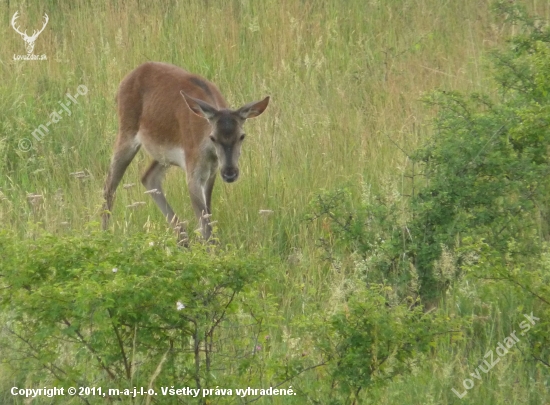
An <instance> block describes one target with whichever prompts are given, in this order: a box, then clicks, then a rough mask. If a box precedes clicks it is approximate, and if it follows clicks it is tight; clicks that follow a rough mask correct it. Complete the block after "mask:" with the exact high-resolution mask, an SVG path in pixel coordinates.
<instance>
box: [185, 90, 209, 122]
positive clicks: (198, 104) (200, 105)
mask: <svg viewBox="0 0 550 405" xmlns="http://www.w3.org/2000/svg"><path fill="white" fill-rule="evenodd" d="M180 94H181V95H182V97H183V99H184V100H185V102H186V103H187V106H188V107H189V109H190V110H191V111H193V112H194V113H195V114H197V115H198V116H199V117H203V118H206V119H207V120H210V119H212V118H214V117H215V116H216V114H217V113H218V110H217V109H216V108H215V107H213V106H211V105H210V104H208V103H207V102H206V101H202V100H199V99H198V98H194V97H191V96H190V95H188V94H185V93H184V91H183V90H181V91H180Z"/></svg>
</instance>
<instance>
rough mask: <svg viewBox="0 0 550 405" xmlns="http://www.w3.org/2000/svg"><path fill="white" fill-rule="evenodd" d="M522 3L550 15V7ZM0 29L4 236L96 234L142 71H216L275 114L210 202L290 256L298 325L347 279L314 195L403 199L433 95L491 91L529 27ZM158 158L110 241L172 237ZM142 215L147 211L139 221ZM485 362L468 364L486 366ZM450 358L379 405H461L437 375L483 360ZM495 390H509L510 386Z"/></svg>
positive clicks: (230, 6) (181, 20) (170, 22)
mask: <svg viewBox="0 0 550 405" xmlns="http://www.w3.org/2000/svg"><path fill="white" fill-rule="evenodd" d="M525 4H526V5H527V6H528V7H529V8H530V9H531V10H532V11H533V12H536V13H537V14H538V15H541V16H546V17H550V5H549V4H548V2H545V1H537V0H529V1H525ZM17 10H18V11H19V12H20V14H21V17H20V18H19V24H20V26H21V27H22V29H25V28H27V30H28V32H31V31H32V29H33V27H34V28H37V27H39V26H40V24H41V18H42V15H43V14H44V13H47V14H48V15H49V18H50V21H49V24H48V26H47V28H46V29H45V30H44V32H43V33H42V34H41V35H40V36H39V38H38V39H37V41H36V46H35V51H34V52H35V53H36V54H42V53H44V54H46V55H47V58H48V59H47V61H14V60H13V54H24V53H25V49H24V43H23V41H22V40H21V38H20V37H19V36H18V35H17V34H16V33H15V32H14V31H13V30H12V28H11V27H10V26H9V21H10V20H11V17H12V15H13V13H14V12H15V11H17ZM0 20H1V21H3V22H4V23H3V24H2V25H1V27H0V36H1V38H2V47H1V50H2V52H0V62H1V63H0V75H1V77H2V78H3V80H2V81H1V82H0V94H1V95H2V97H0V111H2V113H0V116H1V117H2V118H1V120H0V126H1V127H0V158H1V160H0V222H1V223H2V224H3V225H4V226H7V227H10V228H13V229H16V230H17V231H18V232H19V233H20V234H21V235H29V236H31V235H32V233H33V229H34V225H33V226H31V224H35V223H39V224H40V225H39V226H41V227H43V228H45V229H48V230H49V231H51V232H54V233H59V234H63V233H64V232H65V231H66V230H67V229H83V227H84V225H85V224H87V223H89V222H93V221H99V215H100V212H101V204H102V195H101V194H102V187H103V181H104V179H105V177H106V173H107V169H108V165H109V160H110V155H111V152H112V146H113V142H114V139H115V134H116V131H117V118H116V111H115V102H114V96H115V94H116V91H117V86H118V84H119V82H120V81H121V79H122V78H123V77H124V76H125V75H126V74H127V73H129V72H130V71H131V70H132V69H134V68H135V67H137V66H138V65H139V64H141V63H143V62H146V61H164V62H168V63H173V64H175V65H178V66H181V67H183V68H185V69H187V70H189V71H192V72H194V73H198V74H200V75H203V76H204V77H206V78H208V79H209V80H211V81H213V82H214V83H216V84H217V85H218V87H219V88H220V89H221V91H222V93H223V94H224V96H225V97H226V99H227V100H228V102H229V103H230V104H231V105H232V106H234V107H238V106H240V105H241V104H244V103H246V102H249V101H253V100H259V99H261V98H263V97H264V96H265V95H271V96H272V101H271V104H270V106H269V108H268V110H267V111H266V113H264V114H263V115H262V116H261V117H259V118H257V119H254V120H250V121H249V122H248V123H247V124H246V127H247V128H246V132H247V134H248V136H247V140H246V141H245V145H244V147H243V155H242V157H241V173H242V174H241V178H240V180H239V181H238V182H237V183H236V184H231V185H227V184H223V183H222V182H221V181H219V180H218V181H217V184H216V186H215V189H214V197H213V204H212V205H213V211H214V219H215V220H217V221H218V226H217V232H218V237H219V238H220V240H221V241H222V243H224V244H226V243H231V244H236V245H242V246H243V247H245V249H250V250H256V249H267V250H269V251H271V252H272V254H273V255H276V256H278V257H279V258H280V260H281V262H282V263H283V265H282V266H281V279H280V281H281V283H280V284H278V285H277V286H272V287H271V288H272V290H273V292H274V293H276V294H278V296H279V297H280V300H281V304H282V308H283V309H284V310H285V311H286V315H287V316H292V314H293V311H300V308H302V304H303V302H302V297H304V296H313V297H318V299H320V300H321V299H323V297H326V295H327V294H329V291H328V288H327V287H330V286H331V285H332V284H333V283H334V277H335V272H333V270H331V269H329V268H328V267H327V265H326V263H325V262H324V261H323V260H322V258H321V256H320V254H319V252H318V248H317V239H318V231H319V230H318V229H317V228H316V227H317V226H320V225H313V224H309V223H307V222H305V220H304V217H305V215H306V214H307V213H308V212H309V211H308V203H309V201H310V200H311V199H312V197H313V196H314V195H315V194H316V193H318V192H319V190H321V189H332V188H335V187H337V186H340V185H342V184H350V185H353V186H354V188H355V190H356V191H357V197H359V195H360V191H361V185H362V184H363V183H365V184H368V185H369V186H370V187H372V188H373V189H381V188H383V187H384V185H385V184H388V183H389V184H392V185H393V187H401V182H400V180H399V179H400V175H402V173H403V170H404V168H405V167H406V165H407V164H408V159H407V154H408V153H410V151H412V150H413V149H414V148H415V147H416V146H417V145H418V144H419V142H421V141H422V140H424V139H425V138H426V137H427V135H428V134H429V131H428V123H429V119H430V117H431V114H433V112H432V111H429V110H426V109H425V108H424V106H423V104H422V103H421V102H420V98H421V97H422V95H424V94H425V93H427V92H430V91H431V90H433V89H436V88H444V89H448V90H460V91H476V90H480V89H482V88H484V89H487V88H490V86H491V83H490V82H489V81H487V80H486V78H485V76H484V73H483V70H482V67H483V65H484V63H485V59H484V56H485V55H486V53H487V51H488V50H489V49H490V48H492V47H494V46H496V45H498V44H501V43H502V42H503V40H504V39H505V38H506V37H507V36H508V35H510V34H511V33H512V31H513V29H514V28H513V27H511V26H508V25H504V24H503V23H502V22H500V21H498V20H496V19H495V17H494V15H493V14H492V13H491V12H490V2H489V1H477V0H476V1H474V0H464V1H440V0H392V1H380V0H368V1H367V0H347V1H336V0H333V1H329V0H322V1H313V0H311V1H306V0H304V1H299V0H262V1H252V0H230V1H223V2H221V1H219V2H218V1H209V0H189V1H176V0H172V1H165V2H153V1H138V2H126V1H122V0H120V1H111V2H107V3H102V2H92V1H87V0H76V1H72V2H61V1H55V0H49V1H45V0H44V1H37V2H27V1H6V0H2V1H0ZM80 84H84V85H85V86H87V88H88V90H89V91H88V93H87V94H86V95H85V96H81V97H80V98H79V102H80V103H79V104H78V105H73V106H71V107H70V109H71V113H72V114H71V116H64V117H63V119H62V120H61V121H60V122H58V123H57V124H55V125H53V126H52V127H51V128H50V132H49V133H47V134H46V136H45V137H44V139H43V140H42V141H40V142H39V141H36V140H35V139H34V138H33V137H32V135H31V132H32V131H33V130H34V129H35V128H36V127H38V126H39V125H40V124H45V123H46V122H47V121H49V115H50V113H51V112H53V111H55V110H58V109H59V104H58V102H60V101H64V100H65V99H66V96H65V95H66V93H70V94H75V92H76V89H77V86H78V85H80ZM23 138H28V139H29V140H31V141H32V142H33V148H32V149H31V150H30V151H28V152H23V151H21V150H20V149H19V148H18V143H19V142H20V141H21V139H23ZM148 160H149V158H148V157H147V156H146V155H145V154H144V153H143V152H140V154H138V156H137V157H136V159H135V160H134V162H133V163H132V164H131V166H130V168H129V169H128V171H127V173H126V175H125V177H124V179H123V183H124V184H130V183H135V185H134V186H129V187H127V188H124V187H122V184H121V187H120V188H119V190H118V193H117V199H116V202H115V209H114V213H113V216H112V228H113V229H112V230H111V231H112V232H116V233H126V232H128V233H132V232H136V231H140V230H142V229H143V228H145V229H147V228H150V227H156V228H159V227H164V226H165V224H164V219H163V218H162V214H161V213H160V211H159V210H158V209H157V207H156V205H155V204H154V203H153V201H152V200H151V198H150V197H149V196H147V195H145V194H144V191H145V190H144V189H143V187H142V186H141V184H140V181H139V179H140V174H141V173H142V172H143V171H144V170H145V168H146V165H147V161H148ZM76 172H84V174H82V175H74V174H73V175H71V173H76ZM165 190H166V191H167V198H168V200H169V201H170V202H171V203H172V206H173V207H174V209H175V210H176V212H177V213H178V214H179V216H180V217H181V218H182V219H187V220H189V223H190V226H191V229H194V225H195V222H194V217H193V215H192V210H191V207H190V202H189V198H188V196H187V189H186V185H185V176H184V174H183V173H181V172H179V171H178V170H177V169H175V168H174V169H171V171H170V172H169V174H168V176H167V179H166V182H165ZM29 194H32V195H40V196H41V197H32V196H31V197H29ZM136 201H144V202H146V204H145V205H141V206H138V207H136V208H128V206H129V205H132V204H133V203H134V202H136ZM262 209H268V210H273V211H274V212H273V214H272V215H270V216H265V215H261V214H260V213H259V210H262ZM318 304H319V305H321V306H322V305H323V304H322V302H319V303H318ZM495 322H496V321H495ZM463 349H464V350H466V349H467V348H465V347H464V348H463ZM455 350H457V349H456V348H455ZM482 350H483V348H481V349H479V351H478V352H472V353H470V356H471V357H472V358H473V359H475V360H476V361H477V359H480V358H481V357H482V355H483V353H482ZM443 352H445V351H444V350H443ZM447 353H448V357H445V358H444V359H443V360H444V361H443V360H442V359H441V358H440V361H441V363H437V362H436V363H434V364H433V370H432V371H433V373H434V374H433V375H432V374H431V371H430V370H429V367H428V371H427V372H423V373H420V372H419V374H418V375H416V376H413V377H412V378H411V379H410V380H403V381H396V382H395V383H394V384H393V385H392V387H394V388H392V389H394V391H393V394H391V395H386V394H382V393H374V394H373V395H374V396H375V397H378V401H379V402H376V403H388V404H390V403H397V402H402V403H417V401H419V400H421V398H422V400H421V401H424V400H425V399H426V398H428V397H432V402H429V401H428V402H424V403H456V400H455V399H454V398H452V396H448V395H447V394H445V395H443V396H442V395H440V393H441V391H440V390H441V383H440V382H438V381H439V378H442V379H443V380H444V379H445V378H451V376H448V375H445V373H444V372H443V373H442V374H441V369H442V368H445V367H447V366H448V365H449V364H451V363H452V362H453V361H463V362H464V367H465V374H466V373H467V367H468V364H471V363H469V362H468V359H461V357H460V355H459V354H457V352H454V353H453V352H452V349H450V348H449V351H448V352H447ZM459 353H462V354H463V353H464V352H460V350H459ZM460 359H461V360H460ZM510 361H512V360H510ZM445 364H447V366H445ZM449 367H450V366H449ZM496 375H497V374H496V373H495V376H496ZM499 375H501V374H499ZM505 376H506V377H505V378H506V379H507V380H506V381H508V380H510V379H511V378H512V377H510V374H505ZM495 378H496V377H495ZM453 381H454V380H453ZM514 381H515V380H514ZM514 381H511V380H510V381H508V382H509V383H510V384H520V385H522V386H523V387H527V385H528V380H523V379H520V380H519V381H518V382H514ZM489 384H490V386H491V387H492V389H493V390H498V389H499V388H498V387H500V385H501V384H502V382H499V381H492V380H491V382H490V383H488V385H489ZM443 385H445V384H443ZM411 387H414V389H411ZM482 389H485V388H482ZM447 391H448V390H447ZM502 392H507V391H506V390H503V391H502ZM521 392H524V391H521ZM434 395H435V396H434ZM437 395H439V396H437ZM451 395H452V394H451ZM487 395H489V394H487ZM490 395H492V396H494V398H498V395H496V394H494V393H493V394H490ZM486 398H489V396H487V397H486ZM491 398H492V397H491ZM453 401H455V402H453ZM465 401H466V402H467V400H465ZM495 401H496V402H495ZM499 401H500V399H499ZM520 402H521V400H520V399H519V398H518V399H517V402H510V403H520ZM373 403H374V402H373ZM468 403H474V402H468ZM486 403H502V402H498V401H497V400H496V399H495V400H494V401H493V402H486ZM533 403H537V402H533Z"/></svg>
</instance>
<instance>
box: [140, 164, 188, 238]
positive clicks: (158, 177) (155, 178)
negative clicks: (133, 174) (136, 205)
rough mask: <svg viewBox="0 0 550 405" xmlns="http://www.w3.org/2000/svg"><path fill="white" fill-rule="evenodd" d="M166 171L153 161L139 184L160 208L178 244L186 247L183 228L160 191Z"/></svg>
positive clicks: (163, 166) (162, 166) (165, 168)
mask: <svg viewBox="0 0 550 405" xmlns="http://www.w3.org/2000/svg"><path fill="white" fill-rule="evenodd" d="M167 169H168V166H165V165H163V164H161V163H160V162H159V161H157V160H155V161H153V163H151V165H150V166H149V168H148V169H147V171H146V172H145V174H144V175H143V176H142V178H141V182H142V183H143V185H144V186H145V188H146V189H147V191H149V192H150V194H151V197H153V200H154V201H155V203H156V204H157V206H158V207H159V208H160V210H161V212H162V215H164V217H165V218H166V220H167V221H168V223H169V224H170V226H172V227H173V228H174V230H175V231H176V232H177V234H178V243H180V244H183V245H185V246H187V233H186V230H185V226H184V225H183V224H181V223H180V222H179V220H178V217H177V216H176V214H175V213H174V210H173V209H172V207H170V204H168V201H167V200H166V197H165V195H164V191H162V180H163V177H164V173H166V170H167Z"/></svg>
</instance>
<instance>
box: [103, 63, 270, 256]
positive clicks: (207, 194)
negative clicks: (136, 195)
mask: <svg viewBox="0 0 550 405" xmlns="http://www.w3.org/2000/svg"><path fill="white" fill-rule="evenodd" d="M116 102H117V108H118V123H119V127H118V134H117V137H116V141H115V146H114V152H113V156H112V159H111V164H110V168H109V173H108V175H107V179H106V181H105V186H104V190H103V197H104V205H103V215H102V228H103V229H104V230H106V229H107V228H108V222H109V218H110V215H111V211H112V208H113V202H114V197H115V192H116V189H117V186H118V185H119V183H120V181H121V179H122V177H123V175H124V172H125V171H126V169H127V168H128V166H129V164H130V162H131V161H132V159H133V158H134V157H135V156H136V154H137V152H138V151H139V149H140V148H141V146H143V148H144V149H145V151H146V152H147V154H148V155H149V156H150V157H151V158H152V159H153V161H152V163H151V164H150V165H149V167H148V169H147V170H146V171H145V173H144V174H143V176H142V177H141V182H142V184H143V185H144V186H145V188H146V190H147V191H146V193H147V194H150V195H151V196H152V198H153V200H154V202H155V203H156V204H157V206H158V207H159V209H160V211H161V212H162V214H163V215H164V217H165V218H166V220H167V221H168V223H169V225H170V226H172V227H173V228H174V230H175V231H176V233H177V239H178V243H179V244H182V245H184V246H188V238H187V233H186V227H185V223H181V222H180V220H179V219H178V217H177V216H176V214H175V213H174V210H173V209H172V207H170V205H169V204H168V201H167V200H166V197H165V195H164V192H163V190H162V181H163V178H164V174H165V173H166V171H167V169H168V168H169V167H171V166H177V167H179V168H180V169H183V170H184V171H185V173H186V180H187V188H188V192H189V196H190V198H191V204H192V206H193V211H194V213H195V217H196V218H197V220H198V222H199V227H200V231H201V234H202V237H203V239H204V240H206V241H208V240H209V239H210V237H211V234H212V225H211V220H210V217H211V215H212V211H211V199H212V191H213V188H214V180H215V179H216V176H217V172H218V169H219V171H220V176H221V178H222V180H223V181H224V182H226V183H233V182H235V181H236V180H237V179H238V177H239V166H238V163H239V156H240V154H241V146H242V144H243V141H244V139H245V133H244V131H243V124H244V123H245V121H246V120H247V119H249V118H254V117H257V116H259V115H260V114H262V113H263V112H264V110H265V109H266V108H267V106H268V104H269V96H267V97H265V98H264V99H263V100H261V101H255V102H251V103H248V104H245V105H243V106H242V107H240V108H238V109H236V110H233V109H230V108H228V104H227V102H226V101H225V99H224V98H223V96H222V94H221V93H220V91H219V90H218V88H217V87H216V86H215V85H214V84H213V83H211V82H209V81H208V80H207V79H205V78H203V77H201V76H199V75H196V74H193V73H190V72H187V71H186V70H184V69H182V68H180V67H177V66H174V65H171V64H167V63H161V62H147V63H144V64H142V65H140V66H138V67H137V68H136V69H134V70H133V71H132V72H130V73H129V74H128V75H127V76H126V77H125V78H124V79H123V80H122V81H121V83H120V85H119V88H118V92H117V96H116Z"/></svg>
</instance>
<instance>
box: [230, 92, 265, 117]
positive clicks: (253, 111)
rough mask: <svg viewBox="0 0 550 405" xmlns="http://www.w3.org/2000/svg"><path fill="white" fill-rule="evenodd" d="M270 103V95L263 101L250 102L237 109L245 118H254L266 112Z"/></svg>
mask: <svg viewBox="0 0 550 405" xmlns="http://www.w3.org/2000/svg"><path fill="white" fill-rule="evenodd" d="M268 104H269V96H267V97H266V98H264V99H263V100H262V101H254V102H252V103H248V104H246V105H244V106H242V107H241V108H239V109H238V110H237V114H239V115H240V116H241V118H243V119H245V120H246V119H248V118H254V117H257V116H258V115H260V114H261V113H263V112H264V110H265V109H266V108H267V105H268Z"/></svg>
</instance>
